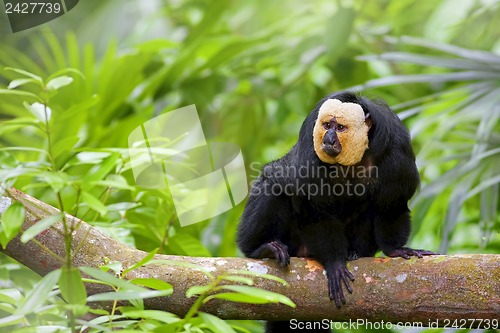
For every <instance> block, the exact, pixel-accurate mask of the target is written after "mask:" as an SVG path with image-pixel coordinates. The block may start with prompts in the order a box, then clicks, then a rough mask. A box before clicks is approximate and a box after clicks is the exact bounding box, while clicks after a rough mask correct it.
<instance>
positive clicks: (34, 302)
mask: <svg viewBox="0 0 500 333" xmlns="http://www.w3.org/2000/svg"><path fill="white" fill-rule="evenodd" d="M60 276H61V270H60V269H57V270H55V271H52V272H50V273H49V274H47V275H45V276H44V277H43V278H42V279H41V280H40V281H38V283H36V284H35V286H34V287H33V289H32V290H30V291H29V292H28V294H27V295H26V298H25V299H24V300H22V301H21V304H20V305H19V307H18V308H17V311H16V314H21V315H24V314H28V313H31V312H34V311H35V310H36V308H37V307H38V306H39V305H42V304H43V303H44V302H46V301H47V298H48V297H49V293H50V292H51V291H52V289H54V287H55V285H56V284H57V281H59V277H60Z"/></svg>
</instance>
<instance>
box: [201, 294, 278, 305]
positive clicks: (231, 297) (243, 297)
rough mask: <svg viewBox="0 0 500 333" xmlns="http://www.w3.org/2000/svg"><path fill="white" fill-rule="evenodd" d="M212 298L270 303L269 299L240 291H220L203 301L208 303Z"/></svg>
mask: <svg viewBox="0 0 500 333" xmlns="http://www.w3.org/2000/svg"><path fill="white" fill-rule="evenodd" d="M212 299H223V300H225V301H230V302H236V303H248V304H268V303H270V302H269V300H267V299H265V298H262V297H257V296H250V295H243V294H239V293H218V294H214V295H210V296H208V297H207V298H205V299H204V300H203V303H207V302H208V301H210V300H212Z"/></svg>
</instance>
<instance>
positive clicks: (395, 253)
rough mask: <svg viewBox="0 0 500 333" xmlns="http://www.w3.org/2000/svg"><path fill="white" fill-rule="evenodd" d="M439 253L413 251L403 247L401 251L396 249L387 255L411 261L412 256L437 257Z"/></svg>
mask: <svg viewBox="0 0 500 333" xmlns="http://www.w3.org/2000/svg"><path fill="white" fill-rule="evenodd" d="M437 254H439V253H436V252H432V251H428V250H417V249H411V248H409V247H402V248H399V249H396V250H394V251H392V252H390V253H388V254H387V255H388V256H389V257H393V258H394V257H401V258H405V259H410V257H411V256H415V257H419V258H422V257H423V256H432V255H437Z"/></svg>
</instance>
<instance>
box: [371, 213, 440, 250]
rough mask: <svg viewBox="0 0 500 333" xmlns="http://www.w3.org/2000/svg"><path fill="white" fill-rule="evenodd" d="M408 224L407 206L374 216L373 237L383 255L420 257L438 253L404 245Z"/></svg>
mask: <svg viewBox="0 0 500 333" xmlns="http://www.w3.org/2000/svg"><path fill="white" fill-rule="evenodd" d="M398 212H399V214H398ZM410 224H411V220H410V212H409V210H408V208H407V207H404V208H400V209H392V210H391V211H390V212H387V213H386V214H380V213H379V214H378V216H377V217H376V218H375V239H376V242H377V245H378V246H379V248H380V249H381V250H382V251H383V252H384V253H385V255H387V256H389V257H402V258H405V259H410V257H411V256H417V257H419V258H422V256H427V255H435V254H438V253H436V252H432V251H427V250H417V249H411V248H408V247H404V245H405V244H406V242H407V241H408V238H409V236H410V228H411V226H410Z"/></svg>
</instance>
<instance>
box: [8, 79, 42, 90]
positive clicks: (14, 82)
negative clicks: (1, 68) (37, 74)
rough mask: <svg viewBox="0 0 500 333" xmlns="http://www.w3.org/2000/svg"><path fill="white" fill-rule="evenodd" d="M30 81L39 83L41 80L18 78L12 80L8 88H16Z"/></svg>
mask: <svg viewBox="0 0 500 333" xmlns="http://www.w3.org/2000/svg"><path fill="white" fill-rule="evenodd" d="M28 83H35V84H39V82H37V81H36V80H35V79H17V80H12V81H10V83H9V85H8V86H7V89H14V88H17V87H20V86H22V85H25V84H28Z"/></svg>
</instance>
